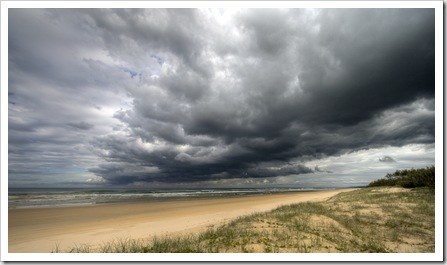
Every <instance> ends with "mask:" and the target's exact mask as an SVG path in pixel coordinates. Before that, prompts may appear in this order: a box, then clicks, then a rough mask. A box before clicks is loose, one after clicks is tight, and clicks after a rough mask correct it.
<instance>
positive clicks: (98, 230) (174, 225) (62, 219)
mask: <svg viewBox="0 0 447 265" xmlns="http://www.w3.org/2000/svg"><path fill="white" fill-rule="evenodd" d="M351 190H353V189H338V190H326V191H307V192H297V193H287V194H275V195H262V196H247V197H238V198H215V199H206V200H205V199H200V200H182V201H166V202H138V203H109V204H99V205H94V206H82V207H65V208H28V209H9V210H8V233H9V235H8V240H9V248H8V251H9V252H10V253H12V252H15V253H17V252H19V253H39V252H51V251H53V250H55V248H56V246H58V247H59V249H62V250H64V249H66V248H69V247H73V246H75V245H80V244H83V243H87V244H91V245H99V244H101V243H103V242H108V241H110V240H113V239H118V238H124V237H130V238H134V239H137V238H147V237H151V236H154V235H164V234H170V233H191V232H192V233H194V232H199V231H202V230H204V229H206V228H208V227H213V226H217V225H220V224H223V223H225V222H228V221H230V220H232V219H234V218H236V217H238V216H242V215H247V214H251V213H254V212H260V211H269V210H272V209H274V208H277V207H278V206H281V205H286V204H291V203H298V202H304V201H319V200H324V199H327V198H329V197H332V196H334V195H336V194H338V193H340V192H345V191H351Z"/></svg>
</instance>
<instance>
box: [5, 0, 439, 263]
mask: <svg viewBox="0 0 447 265" xmlns="http://www.w3.org/2000/svg"><path fill="white" fill-rule="evenodd" d="M105 7H108V8H161V7H168V8H170V7H180V8H187V7H189V8H195V7H226V8H235V7H237V8H277V7H288V8H434V9H435V24H436V28H435V34H436V38H435V49H436V50H435V52H436V57H435V66H436V70H435V71H436V72H435V86H436V87H435V89H436V92H435V108H436V109H435V111H436V117H435V120H436V124H435V135H436V142H435V148H436V151H435V164H436V165H437V166H436V175H437V176H443V171H444V168H443V167H444V157H443V148H444V142H443V132H444V131H443V121H444V109H443V106H444V105H443V104H444V102H443V100H444V91H443V73H444V69H443V59H444V54H443V2H442V1H406V2H403V1H303V2H300V1H294V2H289V1H268V2H267V1H266V2H263V1H256V2H248V1H240V2H239V1H235V2H222V1H213V2H208V1H190V2H188V1H168V2H166V1H164V2H161V1H155V2H139V1H120V2H113V1H112V2H99V1H91V2H90V1H64V2H52V1H2V2H1V68H0V69H1V88H2V89H1V97H0V99H1V103H0V104H1V112H0V113H1V153H0V154H1V185H0V188H1V196H2V200H1V235H2V237H1V260H2V261H443V250H444V244H443V243H444V242H443V235H444V230H443V229H444V227H443V209H444V201H443V191H444V180H443V178H439V177H438V179H437V180H436V181H437V183H436V184H437V185H436V191H435V192H436V205H435V209H436V217H435V218H436V220H435V231H436V234H435V253H428V254H426V253H423V254H422V253H405V254H401V253H398V254H387V253H385V254H383V253H380V254H363V253H362V254H360V253H352V254H349V253H347V254H345V253H343V254H330V253H318V254H313V253H310V254H298V253H292V254H270V253H253V254H175V253H174V254H172V253H163V254H121V253H112V254H66V253H32V254H31V253H8V223H7V220H8V218H7V217H8V200H7V194H8V108H7V106H8V94H7V91H8V89H7V88H8V9H9V8H105Z"/></svg>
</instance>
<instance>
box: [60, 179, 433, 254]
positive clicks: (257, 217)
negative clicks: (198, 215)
mask: <svg viewBox="0 0 447 265" xmlns="http://www.w3.org/2000/svg"><path fill="white" fill-rule="evenodd" d="M434 206H435V196H434V192H433V190H432V189H430V188H427V187H423V188H413V189H405V188H402V187H369V188H361V189H358V190H355V191H352V192H344V193H340V194H338V195H336V196H334V197H332V198H330V199H328V200H326V201H322V202H307V203H299V204H293V205H287V206H283V207H280V208H277V209H275V210H273V211H270V212H262V213H256V214H252V215H249V216H244V217H240V218H238V219H236V220H233V221H232V222H230V223H227V224H225V225H223V226H220V227H215V228H208V229H207V230H206V231H204V232H202V233H198V234H187V235H184V234H183V235H171V236H165V237H156V238H148V239H146V240H141V239H140V240H133V239H130V238H127V239H117V240H114V241H111V242H106V243H104V244H102V245H101V246H89V245H78V246H74V247H73V248H72V249H68V250H60V249H57V248H56V249H55V252H60V251H64V252H65V251H68V252H106V253H107V252H114V253H117V252H155V253H170V252H181V253H186V252H196V253H201V252H206V253H212V252H221V253H229V252H239V253H240V252H294V253H299V252H313V253H315V252H344V253H352V252H355V253H365V252H400V253H402V252H434V247H435V207H434Z"/></svg>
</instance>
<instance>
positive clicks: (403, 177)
mask: <svg viewBox="0 0 447 265" xmlns="http://www.w3.org/2000/svg"><path fill="white" fill-rule="evenodd" d="M377 186H401V187H404V188H416V187H428V188H430V189H434V188H435V166H431V167H427V168H420V169H404V170H396V172H394V173H392V174H390V173H388V174H386V176H385V177H384V178H382V179H378V180H375V181H373V182H371V183H369V185H368V187H377Z"/></svg>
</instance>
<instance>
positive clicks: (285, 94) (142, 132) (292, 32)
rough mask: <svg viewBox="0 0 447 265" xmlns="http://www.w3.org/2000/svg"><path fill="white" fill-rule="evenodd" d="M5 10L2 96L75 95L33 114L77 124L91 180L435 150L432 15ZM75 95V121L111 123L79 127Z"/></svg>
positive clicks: (18, 124)
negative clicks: (33, 89)
mask: <svg viewBox="0 0 447 265" xmlns="http://www.w3.org/2000/svg"><path fill="white" fill-rule="evenodd" d="M14 12H15V14H14V15H15V16H10V17H13V18H10V33H9V34H10V46H11V47H12V48H11V49H10V65H11V66H10V80H11V82H12V83H11V84H12V90H11V89H10V90H11V91H10V92H11V93H13V94H11V95H10V98H11V100H12V101H13V102H15V103H17V105H20V104H23V103H24V102H26V103H28V104H30V105H32V104H35V105H36V106H43V105H45V104H44V103H45V102H47V101H46V100H44V98H41V99H32V93H30V92H29V91H28V90H26V89H24V88H23V87H25V86H26V85H28V84H31V83H32V82H33V81H36V82H37V83H39V84H41V85H39V87H41V88H42V91H43V92H42V96H44V97H45V96H47V97H50V98H52V97H53V96H54V97H56V96H55V94H57V91H60V90H58V89H61V88H63V89H64V91H70V92H66V93H69V94H70V95H79V98H78V99H76V100H74V101H72V103H73V104H72V107H64V108H56V107H55V108H54V109H51V108H49V107H48V108H46V109H45V111H42V113H43V114H42V115H45V113H51V114H52V115H54V120H56V121H57V124H65V125H69V127H72V128H73V127H74V128H77V129H80V130H74V131H76V132H71V133H72V134H73V133H79V136H76V137H75V139H78V143H79V141H81V142H83V143H84V142H85V141H84V138H82V139H81V138H77V137H85V139H89V141H87V142H88V147H86V149H87V150H89V151H90V152H92V154H94V155H95V156H96V157H97V158H98V160H99V159H101V160H102V162H101V163H96V164H95V165H93V166H91V167H90V169H89V170H90V172H92V173H94V174H96V175H98V176H101V177H102V178H104V179H106V180H107V181H109V182H111V183H114V184H128V183H133V182H150V181H157V182H167V183H173V182H179V181H180V182H194V181H202V180H219V179H228V178H248V177H250V178H266V177H279V176H289V175H292V176H293V175H298V174H308V173H312V172H322V171H324V170H323V169H321V168H319V167H318V166H316V167H315V169H314V170H312V169H311V168H309V167H307V166H305V163H306V162H308V161H311V160H314V159H318V158H321V157H327V156H332V155H342V154H345V153H348V152H352V151H355V150H360V149H368V148H378V147H384V146H388V145H391V146H404V145H408V144H416V143H421V144H432V143H434V124H435V120H434V92H435V90H434V87H435V86H434V58H435V57H434V56H435V53H434V48H435V45H434V38H435V34H434V28H435V27H434V10H431V9H321V10H306V9H281V10H279V9H278V10H277V9H247V10H240V12H237V13H236V14H235V15H234V16H233V18H232V19H230V20H227V21H224V22H218V21H217V20H215V19H214V18H213V17H210V16H208V15H207V14H208V13H206V12H208V11H207V10H198V9H181V10H178V9H168V10H164V9H86V10H81V9H79V10H57V9H56V10H45V11H39V12H41V13H39V12H37V13H36V12H35V11H32V12H31V11H28V10H25V11H20V10H18V11H14ZM23 17H25V18H26V19H25V20H23V19H22V18H23ZM37 20H41V21H42V22H44V25H46V26H47V28H43V27H39V24H38V23H34V24H33V25H31V24H30V23H31V22H33V21H37ZM219 23H220V24H219ZM67 28H68V29H71V30H72V31H71V32H72V34H68V33H66V30H64V29H67ZM28 33H29V34H30V36H28ZM57 34H62V35H61V36H62V37H55V36H56V35H57ZM35 35H36V36H35ZM76 35H78V36H79V37H76ZM33 36H35V37H36V42H37V44H35V47H34V46H33V44H32V43H33V42H30V41H28V40H29V38H32V37H33ZM47 39H55V40H57V42H51V44H52V48H53V47H54V49H48V48H47V47H48V46H45V45H44V44H45V43H46V41H45V40H47ZM64 45H66V46H68V48H70V49H71V50H75V51H77V53H76V54H77V55H75V54H73V53H67V51H68V50H69V49H68V48H67V49H65V48H64V47H65V46H64ZM13 46H14V47H13ZM79 54H81V55H82V56H81V55H79ZM89 54H90V55H89ZM91 54H94V55H95V56H96V57H95V56H93V55H91ZM92 57H94V58H92ZM56 58H61V61H59V60H56ZM61 62H64V63H61ZM67 62H68V63H67ZM48 84H51V85H52V86H57V88H58V89H54V90H52V89H48V88H46V85H48ZM90 89H93V90H90ZM90 91H91V92H90ZM104 93H109V94H107V95H108V96H107V97H105V98H104V97H101V96H99V95H103V94H104ZM113 95H115V96H113ZM116 95H125V97H128V98H129V99H130V100H132V102H131V104H129V105H127V106H124V107H119V106H118V107H117V105H119V104H118V102H119V96H116ZM82 98H89V99H91V102H90V103H89V106H90V107H91V110H89V111H88V113H87V111H84V112H85V113H84V114H86V115H93V113H96V112H95V111H100V110H101V109H102V108H98V106H105V105H107V102H108V100H112V99H113V100H115V101H114V102H116V103H117V104H116V105H114V108H113V109H114V111H113V112H114V114H113V117H114V118H115V119H116V120H117V121H118V122H119V123H120V124H119V125H118V124H113V128H114V131H110V130H109V131H107V130H106V129H104V130H102V131H101V132H100V131H99V130H100V128H104V126H102V127H101V126H99V125H98V124H100V123H101V120H100V118H99V116H98V117H97V118H96V120H95V119H93V120H92V119H88V120H89V122H88V123H86V122H83V120H86V119H84V118H83V116H86V115H82V113H77V115H73V113H76V110H78V109H79V108H77V106H83V109H85V105H86V103H84V102H82V100H81V99H82ZM119 103H122V102H119ZM10 105H13V104H10ZM17 105H14V106H15V108H17V111H19V109H18V106H17ZM10 108H11V107H10ZM110 108H111V107H110ZM110 108H109V109H110ZM55 109H62V110H63V111H59V112H55V111H54V110H55ZM18 117H20V115H19V114H17V115H15V114H11V115H10V125H11V128H14V130H25V131H26V130H28V133H24V134H23V139H25V138H26V137H30V136H33V137H36V139H46V138H45V136H42V135H41V136H39V137H40V138H39V137H37V134H36V133H32V132H36V130H37V129H36V128H38V127H39V126H37V123H40V122H37V121H36V119H37V118H38V117H37V118H36V119H34V120H32V119H30V120H27V121H25V120H23V119H20V118H18ZM93 121H95V122H97V123H98V124H97V123H94V122H93ZM33 124H34V125H36V126H37V127H36V126H34V125H33ZM108 125H109V126H112V124H110V123H109V124H108ZM48 126H49V127H50V128H54V126H56V124H55V123H51V122H48ZM26 128H28V129H26ZM58 128H59V127H58ZM33 130H34V131H33ZM80 133H83V134H82V135H81V134H80ZM14 137H16V136H14ZM14 137H13V138H14ZM17 137H18V136H17ZM13 140H14V139H13ZM20 140H22V139H20ZM75 142H76V141H75ZM19 146H21V147H23V148H26V147H28V145H23V144H22V145H17V146H16V147H13V149H14V148H19ZM17 159H19V158H17ZM381 159H382V158H381ZM326 172H327V171H326Z"/></svg>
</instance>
